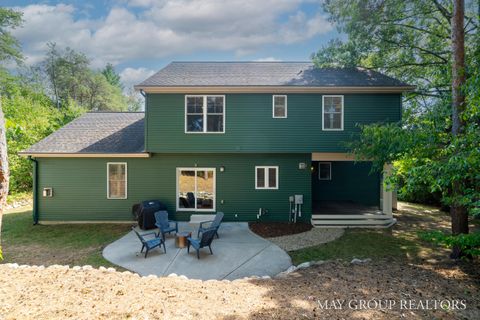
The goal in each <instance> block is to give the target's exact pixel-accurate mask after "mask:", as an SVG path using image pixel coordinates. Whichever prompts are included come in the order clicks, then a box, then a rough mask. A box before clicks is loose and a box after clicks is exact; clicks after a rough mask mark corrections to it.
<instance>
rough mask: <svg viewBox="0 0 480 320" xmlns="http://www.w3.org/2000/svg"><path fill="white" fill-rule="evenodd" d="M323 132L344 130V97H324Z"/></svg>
mask: <svg viewBox="0 0 480 320" xmlns="http://www.w3.org/2000/svg"><path fill="white" fill-rule="evenodd" d="M322 111H323V112H322V116H323V121H322V130H332V131H335V130H336V131H339V130H343V96H323V103H322Z"/></svg>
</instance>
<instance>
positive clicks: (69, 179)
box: [22, 62, 412, 226]
mask: <svg viewBox="0 0 480 320" xmlns="http://www.w3.org/2000/svg"><path fill="white" fill-rule="evenodd" d="M136 89H137V90H139V91H140V92H141V93H142V94H143V95H144V97H145V112H139V113H118V112H95V113H87V114H85V115H83V116H81V117H80V118H78V119H76V120H74V121H72V122H71V123H69V124H68V125H66V126H65V127H63V128H61V129H59V130H58V131H56V132H55V133H53V134H52V135H50V136H48V137H47V138H45V139H44V140H42V141H40V142H38V143H37V144H35V145H34V146H32V147H31V148H30V149H28V150H26V151H24V152H22V154H23V155H26V156H29V157H30V158H31V159H32V161H33V162H34V168H35V170H34V194H35V200H34V219H35V222H42V223H57V222H114V221H115V222H119V221H131V220H132V215H131V208H132V205H134V204H135V203H139V202H141V201H144V200H150V199H159V200H160V201H162V202H163V203H164V204H166V205H167V207H168V210H169V213H170V215H171V218H173V219H178V220H187V219H188V218H189V217H190V215H191V214H196V213H205V212H214V211H222V212H224V213H225V220H228V221H255V220H259V219H260V220H277V221H288V220H296V219H300V220H304V221H312V222H313V223H314V224H316V225H335V226H343V225H380V226H386V225H390V224H392V223H393V222H394V219H393V218H392V215H391V209H392V194H391V192H390V190H388V189H386V188H383V187H382V177H381V174H380V173H372V172H370V171H371V170H370V169H371V164H370V163H369V162H368V161H364V162H355V161H353V160H354V158H353V157H352V156H351V155H349V154H348V153H347V150H346V148H345V141H348V140H349V139H352V136H354V135H355V133H358V131H359V129H358V124H367V123H374V122H397V121H400V119H401V113H402V111H401V110H402V105H401V101H402V99H401V96H402V93H403V92H405V91H408V90H411V89H412V87H411V86H408V85H406V84H404V83H402V82H400V81H398V80H395V79H392V78H390V77H387V76H385V75H382V74H380V73H377V72H373V71H368V70H361V69H316V68H314V67H313V65H312V64H311V63H308V62H173V63H170V64H169V65H167V66H166V67H165V68H163V69H162V70H160V71H159V72H157V73H156V74H154V75H153V76H151V77H150V78H148V79H147V80H145V81H144V82H142V83H140V84H139V85H137V86H136Z"/></svg>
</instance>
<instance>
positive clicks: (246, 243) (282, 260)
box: [103, 222, 292, 280]
mask: <svg viewBox="0 0 480 320" xmlns="http://www.w3.org/2000/svg"><path fill="white" fill-rule="evenodd" d="M151 231H156V229H154V230H151ZM179 231H180V232H182V231H194V229H193V227H192V226H191V225H189V224H188V223H186V222H179ZM142 232H143V233H146V232H147V231H142ZM148 232H150V231H148ZM192 234H194V235H195V233H192ZM219 235H220V239H216V238H215V240H214V241H213V243H212V250H213V255H210V252H209V250H208V248H204V249H201V250H200V260H198V259H197V256H196V254H195V250H193V249H191V250H190V254H187V249H186V248H183V249H179V248H176V247H175V236H174V235H171V236H168V235H167V237H166V243H165V246H166V249H167V253H166V254H165V253H164V251H163V248H161V249H158V248H156V249H154V250H152V251H150V252H149V253H148V257H147V258H146V259H145V258H144V254H142V253H140V249H141V247H142V245H141V243H140V241H139V239H138V238H137V237H136V235H135V234H134V233H133V231H131V232H129V233H128V234H127V235H125V236H124V237H122V238H120V239H119V240H117V241H115V242H113V243H111V244H110V245H108V246H107V247H106V248H105V249H104V250H103V256H104V257H105V259H107V260H108V261H110V262H112V263H114V264H116V265H119V266H121V267H123V268H126V269H128V270H131V271H133V272H137V273H138V274H140V275H151V274H153V275H158V276H167V275H169V274H171V273H175V274H177V275H185V276H187V277H188V278H191V279H201V280H209V279H217V280H222V279H228V280H234V279H239V278H243V277H247V276H265V275H268V276H274V275H276V274H278V273H279V272H282V271H284V270H286V269H287V268H288V267H290V266H291V265H292V262H291V260H290V256H289V255H288V254H287V253H286V252H285V251H283V250H282V249H280V248H279V247H278V246H276V245H275V244H273V243H271V242H270V241H267V240H265V239H263V238H261V237H259V236H257V235H256V234H254V233H252V232H251V231H250V229H249V228H248V224H247V223H242V222H235V223H233V222H232V223H223V224H222V226H221V227H220V229H219Z"/></svg>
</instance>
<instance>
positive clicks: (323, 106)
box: [322, 95, 345, 131]
mask: <svg viewBox="0 0 480 320" xmlns="http://www.w3.org/2000/svg"><path fill="white" fill-rule="evenodd" d="M325 98H341V99H342V105H341V107H342V117H341V121H340V125H341V127H340V128H333V129H332V128H325ZM344 114H345V108H344V96H343V95H323V96H322V130H323V131H343V116H344Z"/></svg>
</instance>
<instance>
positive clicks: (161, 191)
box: [38, 154, 311, 221]
mask: <svg viewBox="0 0 480 320" xmlns="http://www.w3.org/2000/svg"><path fill="white" fill-rule="evenodd" d="M109 161H111V162H127V164H128V199H126V200H108V199H107V196H106V192H107V187H106V185H107V162H109ZM38 162H39V171H38V173H39V181H38V188H39V189H38V190H39V195H40V196H39V215H40V221H55V220H60V221H85V220H92V221H95V220H97V221H100V220H102V221H114V220H130V219H131V213H130V212H131V207H132V205H133V204H135V203H138V202H140V201H142V200H151V199H159V200H161V201H163V202H164V203H165V204H166V205H167V206H168V209H169V212H171V213H174V212H175V201H176V168H177V167H195V166H198V167H215V168H217V170H216V175H217V180H216V191H217V192H216V209H217V211H223V212H225V214H226V220H229V221H251V220H256V214H257V213H258V209H259V208H265V209H267V210H268V211H269V213H268V214H267V215H266V216H264V219H265V220H287V219H288V211H289V202H288V197H289V196H290V195H294V194H303V195H304V202H305V203H306V205H305V208H304V209H303V210H302V213H303V214H302V216H303V217H302V218H304V219H306V220H309V218H310V214H311V207H310V203H311V194H310V190H311V189H310V184H311V182H310V170H308V169H307V170H300V169H298V163H299V162H306V163H307V167H308V165H309V164H310V155H309V154H255V155H252V154H245V155H238V154H216V155H194V154H181V155H180V154H154V155H153V157H151V158H129V159H118V158H115V159H105V158H41V159H38ZM257 165H275V166H279V189H278V190H255V181H254V180H255V169H254V168H255V166H257ZM220 166H224V167H225V172H220V170H219V167H220ZM44 187H52V188H53V194H54V196H53V197H52V198H44V197H42V196H41V190H42V189H43V188H44ZM221 200H223V201H224V203H223V204H222V203H221ZM235 214H237V215H238V217H235ZM188 217H189V213H185V212H181V213H177V214H175V215H174V216H173V218H175V219H180V220H186V219H188Z"/></svg>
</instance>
